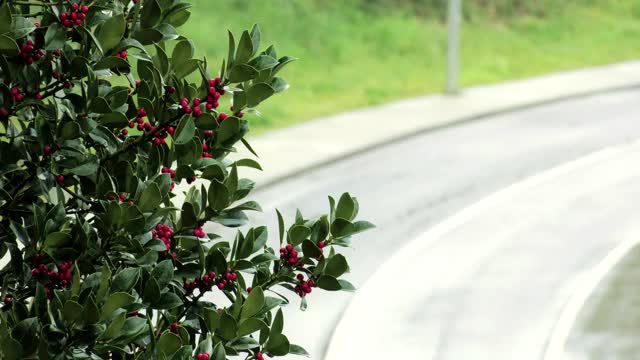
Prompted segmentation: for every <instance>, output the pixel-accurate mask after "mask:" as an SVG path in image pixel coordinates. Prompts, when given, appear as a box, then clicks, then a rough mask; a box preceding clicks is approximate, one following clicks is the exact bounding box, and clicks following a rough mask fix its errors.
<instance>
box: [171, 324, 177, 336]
mask: <svg viewBox="0 0 640 360" xmlns="http://www.w3.org/2000/svg"><path fill="white" fill-rule="evenodd" d="M169 331H171V332H172V333H174V334H177V333H178V323H175V322H174V323H172V324H171V325H170V326H169Z"/></svg>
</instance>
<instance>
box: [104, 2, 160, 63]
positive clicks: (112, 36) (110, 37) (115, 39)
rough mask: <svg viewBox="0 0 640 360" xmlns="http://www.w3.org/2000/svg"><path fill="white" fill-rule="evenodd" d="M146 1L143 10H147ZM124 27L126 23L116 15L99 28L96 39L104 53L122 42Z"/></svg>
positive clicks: (120, 16)
mask: <svg viewBox="0 0 640 360" xmlns="http://www.w3.org/2000/svg"><path fill="white" fill-rule="evenodd" d="M147 1H148V0H146V1H145V7H144V9H146V8H147V6H146V5H147ZM156 5H157V4H156ZM143 12H144V10H143ZM125 26H126V21H125V19H124V15H123V14H118V15H114V16H111V17H109V18H107V20H106V21H105V22H104V23H103V24H102V26H100V30H99V32H98V34H96V39H97V40H98V42H99V43H100V46H101V47H102V50H103V51H104V52H107V51H108V50H111V49H112V48H114V47H116V45H118V44H119V43H120V41H121V40H122V36H123V35H124V30H125Z"/></svg>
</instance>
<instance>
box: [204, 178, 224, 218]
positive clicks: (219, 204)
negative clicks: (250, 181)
mask: <svg viewBox="0 0 640 360" xmlns="http://www.w3.org/2000/svg"><path fill="white" fill-rule="evenodd" d="M207 197H208V200H209V207H210V208H211V209H213V210H215V211H221V210H222V209H224V208H225V207H227V205H229V190H227V187H226V186H225V185H224V184H222V183H221V182H219V181H218V180H215V179H214V180H213V181H211V184H209V191H208V192H207Z"/></svg>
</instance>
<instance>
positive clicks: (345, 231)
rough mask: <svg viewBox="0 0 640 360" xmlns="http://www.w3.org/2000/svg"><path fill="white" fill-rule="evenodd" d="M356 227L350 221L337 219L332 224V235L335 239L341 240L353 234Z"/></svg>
mask: <svg viewBox="0 0 640 360" xmlns="http://www.w3.org/2000/svg"><path fill="white" fill-rule="evenodd" d="M353 231H354V227H353V224H352V223H351V222H350V221H349V220H345V219H343V218H336V219H335V220H334V221H333V223H332V224H331V234H333V236H334V237H335V238H341V237H345V236H349V235H351V234H353Z"/></svg>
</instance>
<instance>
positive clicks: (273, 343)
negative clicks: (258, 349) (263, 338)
mask: <svg viewBox="0 0 640 360" xmlns="http://www.w3.org/2000/svg"><path fill="white" fill-rule="evenodd" d="M265 348H266V349H267V351H268V352H270V353H271V354H272V355H275V356H285V355H287V354H288V353H289V339H287V337H286V336H284V335H282V334H272V335H270V336H269V340H267V343H266V344H265Z"/></svg>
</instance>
